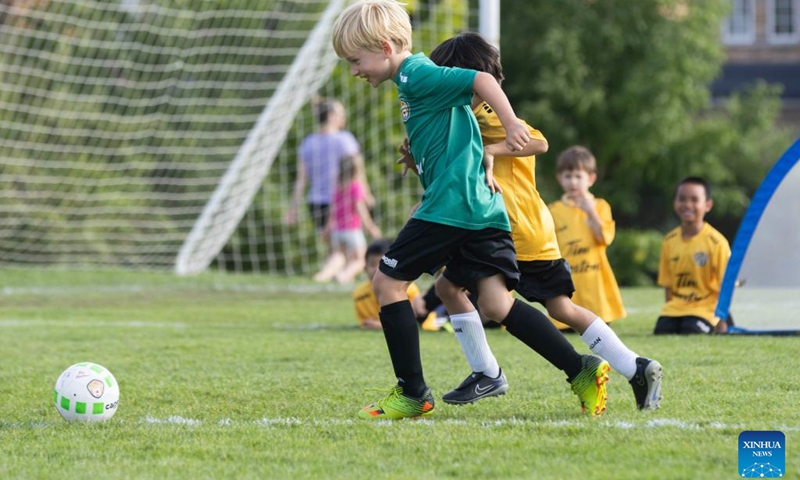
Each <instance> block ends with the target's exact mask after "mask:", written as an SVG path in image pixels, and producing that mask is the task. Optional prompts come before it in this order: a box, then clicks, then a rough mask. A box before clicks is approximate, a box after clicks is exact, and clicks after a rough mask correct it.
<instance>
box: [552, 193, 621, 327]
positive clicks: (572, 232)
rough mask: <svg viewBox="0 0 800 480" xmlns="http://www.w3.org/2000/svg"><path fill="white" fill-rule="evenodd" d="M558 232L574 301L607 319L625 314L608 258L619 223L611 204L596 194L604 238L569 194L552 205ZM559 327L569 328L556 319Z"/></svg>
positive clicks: (608, 320)
mask: <svg viewBox="0 0 800 480" xmlns="http://www.w3.org/2000/svg"><path fill="white" fill-rule="evenodd" d="M549 207H550V212H551V213H552V214H553V221H554V223H555V226H556V235H557V236H558V246H559V248H560V249H561V255H563V256H564V259H566V260H567V262H568V263H569V266H570V270H571V272H572V281H573V283H574V284H575V293H574V295H573V297H572V301H573V302H574V303H575V304H576V305H580V306H582V307H584V308H586V309H587V310H590V311H591V312H594V313H596V314H597V315H598V316H599V317H600V318H602V319H603V320H604V321H605V322H607V323H610V322H612V321H614V320H617V319H620V318H624V317H625V315H626V312H625V307H624V306H623V304H622V295H621V293H620V291H619V285H617V279H616V277H614V271H613V270H612V269H611V264H610V263H609V261H608V256H607V254H606V249H607V248H608V245H610V244H611V242H612V241H614V236H615V234H616V225H615V223H614V219H613V218H612V216H611V206H610V205H609V204H608V202H606V201H605V200H603V199H602V198H595V209H596V211H597V214H598V216H599V217H600V221H601V223H602V232H603V241H598V240H597V239H596V238H595V236H594V233H592V229H591V227H590V226H589V223H588V215H586V212H584V211H583V210H582V209H581V208H580V207H578V206H576V205H575V204H574V202H572V201H571V200H569V199H568V198H566V197H562V199H561V200H559V201H556V202H553V203H551V204H550V205H549ZM554 323H555V324H556V326H557V327H558V328H561V329H563V328H569V327H567V326H566V325H564V324H562V323H560V322H555V321H554Z"/></svg>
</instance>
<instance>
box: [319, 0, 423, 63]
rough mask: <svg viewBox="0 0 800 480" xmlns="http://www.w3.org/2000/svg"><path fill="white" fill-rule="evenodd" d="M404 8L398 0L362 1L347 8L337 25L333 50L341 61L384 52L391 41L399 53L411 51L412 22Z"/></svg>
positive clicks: (334, 32)
mask: <svg viewBox="0 0 800 480" xmlns="http://www.w3.org/2000/svg"><path fill="white" fill-rule="evenodd" d="M403 5H404V4H402V3H398V2H396V1H394V0H361V1H359V2H356V3H354V4H353V5H350V6H349V7H347V8H346V9H345V10H344V11H343V12H342V13H341V14H340V15H339V18H337V19H336V22H335V23H334V24H333V49H334V50H335V51H336V55H338V56H339V58H345V59H346V58H347V57H349V56H352V55H353V54H354V53H355V52H357V51H363V50H366V51H368V52H380V51H382V45H381V42H383V41H390V42H392V43H393V44H394V45H395V47H397V48H398V50H399V51H401V52H402V51H405V50H411V20H410V19H409V17H408V12H407V11H406V9H405V7H404V6H403Z"/></svg>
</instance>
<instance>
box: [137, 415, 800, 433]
mask: <svg viewBox="0 0 800 480" xmlns="http://www.w3.org/2000/svg"><path fill="white" fill-rule="evenodd" d="M401 421H402V422H404V423H403V424H404V425H405V424H414V425H424V426H436V425H461V426H464V425H470V424H473V423H475V422H471V421H466V420H455V419H444V420H436V419H430V418H426V419H418V420H413V421H405V420H401ZM142 423H146V424H154V425H187V426H192V427H196V426H201V425H203V424H205V423H207V424H209V425H219V426H235V425H258V426H263V427H295V426H336V425H343V426H348V425H355V424H357V423H364V424H366V423H368V422H364V421H357V420H347V419H334V418H331V419H316V420H303V419H300V418H297V417H277V418H267V417H264V418H261V419H259V420H249V421H241V420H232V419H230V418H223V419H220V420H214V421H206V422H204V421H202V420H198V419H194V418H185V417H181V416H172V417H168V418H157V417H152V416H147V417H144V418H143V419H142ZM394 423H395V422H394V421H392V420H383V421H378V422H375V423H374V425H378V426H381V427H391V426H392V425H394ZM509 425H510V426H515V427H516V426H518V427H542V428H554V429H559V428H570V429H571V428H574V427H581V426H587V425H597V426H600V427H605V428H614V429H623V430H632V429H639V428H642V429H649V428H653V429H655V428H676V429H678V430H694V431H704V430H725V429H730V430H736V431H744V430H753V429H755V427H747V426H746V425H729V424H725V423H721V422H709V423H691V422H684V421H682V420H674V419H670V418H656V419H651V420H645V421H642V422H624V421H614V420H590V419H576V420H526V419H519V418H516V417H511V418H508V419H501V420H494V421H480V426H481V427H483V428H487V429H491V428H499V427H506V426H509ZM771 428H772V429H773V430H779V431H781V432H798V431H800V427H790V426H787V425H781V426H776V427H771Z"/></svg>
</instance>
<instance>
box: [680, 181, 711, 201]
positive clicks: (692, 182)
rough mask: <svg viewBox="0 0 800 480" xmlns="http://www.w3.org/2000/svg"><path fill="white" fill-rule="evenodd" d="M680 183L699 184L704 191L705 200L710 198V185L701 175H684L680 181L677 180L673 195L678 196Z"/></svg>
mask: <svg viewBox="0 0 800 480" xmlns="http://www.w3.org/2000/svg"><path fill="white" fill-rule="evenodd" d="M681 185H700V186H701V187H703V190H705V191H706V200H710V199H711V185H709V184H708V181H706V179H705V178H702V177H686V178H684V179H683V180H681V181H680V182H678V186H677V187H675V196H676V197H677V196H678V189H679V188H681Z"/></svg>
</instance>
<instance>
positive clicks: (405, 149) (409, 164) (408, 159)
mask: <svg viewBox="0 0 800 480" xmlns="http://www.w3.org/2000/svg"><path fill="white" fill-rule="evenodd" d="M398 150H399V151H400V155H402V156H401V157H400V158H398V159H397V160H396V161H395V163H397V164H398V165H402V166H403V176H405V174H406V172H408V171H409V170H411V171H412V172H414V173H417V165H416V164H415V163H414V157H412V156H411V148H409V145H408V137H406V138H404V139H403V143H401V144H400V147H398Z"/></svg>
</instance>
